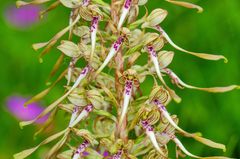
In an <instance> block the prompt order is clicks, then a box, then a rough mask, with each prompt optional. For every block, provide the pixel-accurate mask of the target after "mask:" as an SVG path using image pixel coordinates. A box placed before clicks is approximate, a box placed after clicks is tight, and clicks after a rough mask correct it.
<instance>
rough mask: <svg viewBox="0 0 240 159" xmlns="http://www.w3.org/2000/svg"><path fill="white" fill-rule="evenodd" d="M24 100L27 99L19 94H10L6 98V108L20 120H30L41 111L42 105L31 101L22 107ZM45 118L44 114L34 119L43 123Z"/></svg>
mask: <svg viewBox="0 0 240 159" xmlns="http://www.w3.org/2000/svg"><path fill="white" fill-rule="evenodd" d="M26 101H27V99H26V98H23V97H21V96H10V97H9V98H8V99H7V107H8V110H9V111H10V112H11V113H12V114H13V115H14V116H15V117H17V118H18V119H20V120H32V119H34V118H36V117H37V116H38V115H39V114H40V113H41V112H42V111H43V107H42V106H40V105H39V104H38V103H32V104H29V105H28V106H27V107H24V103H25V102H26ZM47 118H48V116H47V115H46V116H44V117H42V118H40V119H38V120H36V123H44V122H45V121H46V120H47Z"/></svg>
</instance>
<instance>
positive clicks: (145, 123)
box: [141, 120, 153, 131]
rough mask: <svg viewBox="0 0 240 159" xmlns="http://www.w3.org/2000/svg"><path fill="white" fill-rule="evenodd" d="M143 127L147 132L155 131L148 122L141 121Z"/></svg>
mask: <svg viewBox="0 0 240 159" xmlns="http://www.w3.org/2000/svg"><path fill="white" fill-rule="evenodd" d="M141 124H142V127H143V128H144V129H145V130H147V131H153V127H152V126H151V125H150V124H149V123H148V121H147V120H142V121H141Z"/></svg>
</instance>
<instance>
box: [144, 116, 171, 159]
mask: <svg viewBox="0 0 240 159" xmlns="http://www.w3.org/2000/svg"><path fill="white" fill-rule="evenodd" d="M140 122H141V125H142V127H143V129H144V130H145V133H146V135H147V136H148V137H149V139H150V141H151V142H152V144H153V146H154V148H155V149H156V150H157V151H158V152H159V153H160V154H161V155H163V156H165V154H164V153H163V151H162V150H161V148H160V147H159V144H158V142H157V139H156V136H155V133H154V129H153V127H152V126H151V125H150V124H149V122H148V121H147V120H141V121H140ZM165 157H166V156H165Z"/></svg>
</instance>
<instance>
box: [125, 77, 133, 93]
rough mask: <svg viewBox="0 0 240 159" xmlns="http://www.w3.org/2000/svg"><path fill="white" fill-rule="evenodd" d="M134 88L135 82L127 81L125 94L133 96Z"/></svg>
mask: <svg viewBox="0 0 240 159" xmlns="http://www.w3.org/2000/svg"><path fill="white" fill-rule="evenodd" d="M132 87H133V81H130V80H127V81H126V83H125V94H126V95H131V90H132Z"/></svg>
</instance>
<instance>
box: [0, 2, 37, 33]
mask: <svg viewBox="0 0 240 159" xmlns="http://www.w3.org/2000/svg"><path fill="white" fill-rule="evenodd" d="M40 9H41V7H39V6H35V5H28V6H23V7H21V8H16V6H14V5H10V6H8V7H7V8H6V10H5V18H6V20H7V21H8V23H9V24H11V25H12V26H14V27H17V28H26V27H30V26H32V25H33V24H35V23H37V22H38V21H39V14H38V13H39V12H40Z"/></svg>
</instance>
